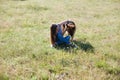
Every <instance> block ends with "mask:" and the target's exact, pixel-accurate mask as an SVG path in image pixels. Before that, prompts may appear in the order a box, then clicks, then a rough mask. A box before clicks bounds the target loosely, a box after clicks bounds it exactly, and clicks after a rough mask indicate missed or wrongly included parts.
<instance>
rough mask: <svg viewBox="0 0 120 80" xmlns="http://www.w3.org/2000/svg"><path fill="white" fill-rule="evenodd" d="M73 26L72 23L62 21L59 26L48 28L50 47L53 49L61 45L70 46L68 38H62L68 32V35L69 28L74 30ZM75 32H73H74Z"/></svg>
mask: <svg viewBox="0 0 120 80" xmlns="http://www.w3.org/2000/svg"><path fill="white" fill-rule="evenodd" d="M74 27H75V24H74V23H73V22H72V21H64V22H62V23H60V24H52V26H51V27H50V37H51V47H55V46H56V45H61V44H66V45H69V44H70V36H69V35H68V36H66V37H63V36H64V34H65V32H66V31H68V33H69V31H70V30H69V28H74ZM74 31H75V30H74ZM73 34H74V33H72V36H71V37H72V39H73Z"/></svg>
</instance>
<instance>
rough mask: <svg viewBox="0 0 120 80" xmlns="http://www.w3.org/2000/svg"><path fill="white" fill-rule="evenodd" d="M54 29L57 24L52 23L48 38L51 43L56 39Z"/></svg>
mask: <svg viewBox="0 0 120 80" xmlns="http://www.w3.org/2000/svg"><path fill="white" fill-rule="evenodd" d="M56 29H57V25H56V24H52V25H51V27H50V39H51V44H52V45H53V44H55V41H56Z"/></svg>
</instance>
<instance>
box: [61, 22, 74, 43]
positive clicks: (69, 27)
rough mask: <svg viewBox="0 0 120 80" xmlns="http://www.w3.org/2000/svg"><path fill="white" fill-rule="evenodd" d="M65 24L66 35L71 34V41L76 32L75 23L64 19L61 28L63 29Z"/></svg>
mask: <svg viewBox="0 0 120 80" xmlns="http://www.w3.org/2000/svg"><path fill="white" fill-rule="evenodd" d="M65 26H67V32H68V35H70V36H71V41H73V38H74V34H75V32H76V25H75V23H74V22H73V21H65V22H63V23H61V29H62V30H64V28H65Z"/></svg>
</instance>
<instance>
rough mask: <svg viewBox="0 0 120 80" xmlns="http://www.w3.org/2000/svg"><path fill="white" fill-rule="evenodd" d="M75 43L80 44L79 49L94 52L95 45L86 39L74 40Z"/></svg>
mask: <svg viewBox="0 0 120 80" xmlns="http://www.w3.org/2000/svg"><path fill="white" fill-rule="evenodd" d="M74 43H75V44H76V45H77V46H78V48H79V49H81V50H83V51H85V52H92V53H94V47H93V46H92V45H91V43H90V42H88V41H86V40H79V41H74Z"/></svg>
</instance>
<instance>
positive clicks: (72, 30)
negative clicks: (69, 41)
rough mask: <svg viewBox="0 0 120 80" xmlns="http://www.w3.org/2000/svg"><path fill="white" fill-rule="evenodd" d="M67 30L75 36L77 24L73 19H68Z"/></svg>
mask: <svg viewBox="0 0 120 80" xmlns="http://www.w3.org/2000/svg"><path fill="white" fill-rule="evenodd" d="M66 26H67V31H68V33H69V34H70V35H71V36H73V35H74V33H75V30H76V26H75V23H74V22H73V21H68V22H67V24H66Z"/></svg>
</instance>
